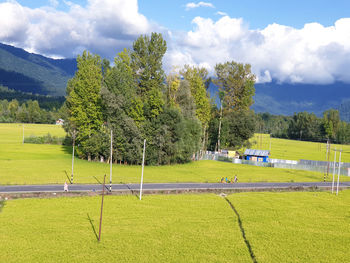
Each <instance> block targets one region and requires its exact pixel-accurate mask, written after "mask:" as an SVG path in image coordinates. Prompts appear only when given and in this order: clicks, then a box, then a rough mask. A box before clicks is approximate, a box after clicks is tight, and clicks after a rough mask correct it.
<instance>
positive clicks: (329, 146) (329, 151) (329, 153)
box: [327, 141, 331, 178]
mask: <svg viewBox="0 0 350 263" xmlns="http://www.w3.org/2000/svg"><path fill="white" fill-rule="evenodd" d="M328 149H329V150H328V160H327V178H328V174H329V157H330V156H331V142H330V141H329V145H328Z"/></svg>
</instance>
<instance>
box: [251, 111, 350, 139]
mask: <svg viewBox="0 0 350 263" xmlns="http://www.w3.org/2000/svg"><path fill="white" fill-rule="evenodd" d="M256 125H257V126H256V129H257V131H258V132H264V133H270V134H271V135H272V136H274V137H279V138H288V139H296V140H305V141H319V142H324V141H326V140H330V141H331V142H333V143H350V124H349V123H347V122H344V121H341V119H340V116H339V111H338V110H334V109H330V110H327V111H325V112H324V113H323V117H322V118H319V117H317V116H316V115H315V114H314V113H308V112H299V113H295V114H294V115H293V116H275V115H271V114H269V113H261V114H258V115H257V122H256Z"/></svg>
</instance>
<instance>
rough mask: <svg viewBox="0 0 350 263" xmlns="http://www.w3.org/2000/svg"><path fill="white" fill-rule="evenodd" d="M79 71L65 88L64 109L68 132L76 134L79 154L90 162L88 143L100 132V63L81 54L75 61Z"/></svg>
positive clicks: (85, 52)
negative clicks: (65, 109) (73, 131)
mask: <svg viewBox="0 0 350 263" xmlns="http://www.w3.org/2000/svg"><path fill="white" fill-rule="evenodd" d="M77 63H78V70H77V71H76V73H75V76H74V77H73V78H72V79H71V80H70V81H69V82H68V85H67V95H68V96H67V109H68V120H69V123H70V129H75V130H76V131H77V142H81V146H82V148H81V153H82V154H83V155H84V156H85V157H87V158H88V159H89V160H91V154H92V152H91V147H89V145H90V142H89V140H92V139H93V136H94V135H96V134H98V133H99V132H100V130H101V129H102V124H103V120H102V111H101V96H100V90H101V82H102V69H101V59H100V57H99V56H97V55H93V54H90V53H89V52H87V51H84V52H83V54H82V55H81V56H80V55H79V56H78V58H77Z"/></svg>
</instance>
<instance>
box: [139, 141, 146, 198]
mask: <svg viewBox="0 0 350 263" xmlns="http://www.w3.org/2000/svg"><path fill="white" fill-rule="evenodd" d="M145 150H146V139H145V140H144V141H143V154H142V172H141V183H140V200H141V199H142V184H143V169H144V167H145Z"/></svg>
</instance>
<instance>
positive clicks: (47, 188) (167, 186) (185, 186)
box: [0, 182, 350, 193]
mask: <svg viewBox="0 0 350 263" xmlns="http://www.w3.org/2000/svg"><path fill="white" fill-rule="evenodd" d="M331 186H332V183H328V182H327V183H323V182H312V183H310V182H308V183H236V184H220V183H158V184H153V183H148V184H144V185H143V189H144V190H152V191H162V190H164V191H167V190H206V189H208V190H225V189H236V190H259V189H285V188H313V187H317V188H330V187H331ZM106 187H109V185H106ZM340 187H342V188H350V182H342V183H340ZM139 189H140V185H139V184H113V185H112V191H113V192H117V191H119V192H126V191H130V192H132V191H138V190H139ZM101 190H102V185H101V184H73V185H69V191H70V192H86V191H87V192H89V191H101ZM62 191H63V185H11V186H0V193H39V192H62Z"/></svg>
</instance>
